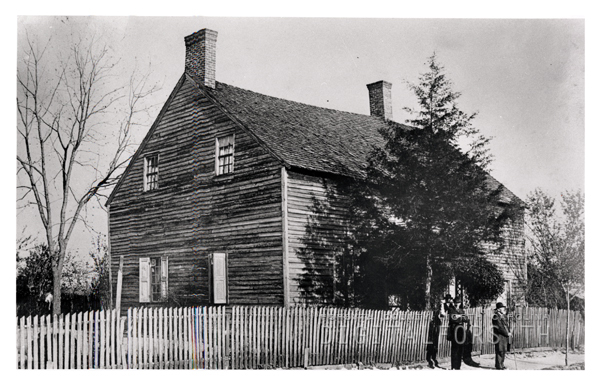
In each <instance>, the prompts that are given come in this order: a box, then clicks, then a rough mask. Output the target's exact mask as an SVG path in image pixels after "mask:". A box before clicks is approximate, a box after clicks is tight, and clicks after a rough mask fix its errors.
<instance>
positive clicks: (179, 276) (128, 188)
mask: <svg viewBox="0 0 600 386" xmlns="http://www.w3.org/2000/svg"><path fill="white" fill-rule="evenodd" d="M231 133H234V134H235V154H234V172H233V173H232V174H227V175H221V176H215V139H216V137H220V136H223V135H227V134H231ZM148 154H159V157H160V161H159V186H160V187H159V189H157V190H154V191H149V192H144V190H143V168H144V157H145V156H146V155H148ZM110 242H111V252H112V256H113V260H112V269H113V285H116V277H117V275H116V272H117V269H118V256H120V255H123V256H124V257H125V261H124V270H123V271H124V272H123V294H122V305H123V308H126V307H129V306H137V305H139V303H138V301H139V258H141V257H160V256H165V255H167V256H168V257H169V288H168V293H169V300H170V303H171V304H177V303H179V304H185V305H196V304H207V303H209V302H210V297H209V256H210V254H211V253H213V252H227V253H228V266H227V270H228V296H229V303H230V304H273V305H281V304H282V303H283V275H282V258H281V256H282V222H281V171H280V163H279V161H278V160H277V159H275V158H274V157H273V156H271V155H270V154H269V153H268V152H267V151H265V150H264V149H263V148H262V147H261V146H260V145H259V144H258V143H257V142H256V141H255V140H254V138H253V137H251V135H250V134H248V133H247V132H246V131H245V130H244V129H242V128H240V127H239V126H237V125H236V124H234V123H233V122H232V121H231V120H230V119H229V118H228V117H227V116H226V115H225V113H223V112H222V111H221V110H220V109H219V108H218V107H216V106H215V105H214V103H213V102H211V101H210V100H209V99H208V98H206V96H204V95H203V94H202V93H201V92H200V91H199V90H198V88H197V86H196V85H195V84H194V83H193V81H191V80H189V79H186V80H185V81H183V84H182V85H181V88H180V89H179V91H178V92H176V93H175V94H174V95H173V97H172V100H171V103H170V105H169V106H168V108H167V109H166V110H165V112H164V114H163V115H162V117H161V119H160V122H159V123H158V125H157V126H156V129H155V130H154V133H153V134H152V136H151V137H150V138H148V140H147V143H146V145H145V147H144V148H143V151H142V153H140V156H139V157H137V158H136V159H135V160H134V164H133V165H131V169H130V171H129V172H128V174H126V175H125V176H124V180H123V181H122V182H121V186H120V187H119V190H118V191H117V192H116V194H115V196H114V197H113V199H112V202H111V205H110Z"/></svg>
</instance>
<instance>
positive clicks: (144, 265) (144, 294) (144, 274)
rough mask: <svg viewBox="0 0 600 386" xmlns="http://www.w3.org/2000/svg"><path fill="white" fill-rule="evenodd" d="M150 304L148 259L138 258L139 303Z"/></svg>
mask: <svg viewBox="0 0 600 386" xmlns="http://www.w3.org/2000/svg"><path fill="white" fill-rule="evenodd" d="M148 302H150V258H148V257H142V258H140V303H148Z"/></svg>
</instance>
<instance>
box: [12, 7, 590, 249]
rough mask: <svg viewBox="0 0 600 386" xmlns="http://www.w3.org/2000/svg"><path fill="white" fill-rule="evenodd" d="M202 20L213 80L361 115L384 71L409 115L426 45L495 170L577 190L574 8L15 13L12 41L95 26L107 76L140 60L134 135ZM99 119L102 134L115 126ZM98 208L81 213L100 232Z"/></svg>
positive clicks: (578, 46)
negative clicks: (454, 15) (554, 12)
mask: <svg viewBox="0 0 600 386" xmlns="http://www.w3.org/2000/svg"><path fill="white" fill-rule="evenodd" d="M202 28H210V29H213V30H215V31H217V32H218V38H217V65H216V78H217V80H218V81H221V82H224V83H228V84H231V85H235V86H238V87H241V88H245V89H249V90H253V91H256V92H260V93H264V94H267V95H272V96H276V97H280V98H285V99H290V100H294V101H298V102H303V103H307V104H312V105H317V106H321V107H327V108H332V109H337V110H344V111H350V112H355V113H360V114H369V105H368V93H367V88H366V85H367V84H368V83H372V82H375V81H378V80H386V81H388V82H391V83H392V85H393V86H392V100H393V114H394V119H395V120H396V121H398V122H404V121H405V120H406V119H408V118H410V116H409V115H408V113H406V112H405V111H404V110H403V108H404V107H416V98H415V97H414V95H413V94H412V93H411V92H410V91H409V90H408V88H407V82H411V83H414V82H416V81H417V79H418V77H419V74H421V73H423V72H425V71H426V70H427V67H426V65H425V62H426V60H427V58H428V57H429V56H431V55H432V54H433V53H434V52H435V54H436V55H437V57H438V60H439V61H440V62H441V63H442V64H443V65H444V66H445V68H446V72H447V74H448V76H449V78H450V79H451V80H452V81H453V83H454V89H455V90H456V91H460V92H461V93H462V96H461V98H460V99H459V100H458V103H459V107H460V108H461V109H463V110H464V111H466V112H478V116H477V118H476V119H475V121H474V125H475V126H476V127H477V128H478V129H479V130H480V131H481V133H482V134H484V135H485V136H488V137H493V140H492V142H491V144H490V150H491V153H492V154H493V155H494V157H495V161H494V162H493V163H492V165H491V168H492V175H493V176H494V177H496V178H497V179H498V180H499V181H500V182H502V183H503V184H504V185H505V186H507V187H508V188H509V189H510V190H511V191H513V192H514V193H515V194H516V195H517V196H519V197H521V198H523V199H525V198H526V197H527V195H528V194H529V193H530V192H531V191H533V190H534V189H535V188H541V189H542V190H543V191H545V192H547V193H548V194H550V195H551V196H553V197H559V195H560V193H561V192H564V191H566V190H578V189H581V190H584V161H585V160H584V157H585V147H584V137H585V129H584V128H585V125H584V86H585V82H584V48H585V47H584V20H583V19H508V20H507V19H401V18H379V19H373V18H371V19H361V18H352V19H349V18H232V17H69V18H65V17H36V16H33V17H31V16H30V17H20V18H19V21H18V26H17V29H18V36H17V42H18V47H17V48H21V47H23V44H24V42H25V40H23V39H24V37H25V33H24V32H25V31H27V33H28V34H29V36H30V37H33V38H32V39H34V40H35V39H37V41H45V39H46V38H47V37H49V36H51V35H52V36H53V39H54V40H53V46H52V47H53V50H55V51H57V52H59V51H62V50H65V49H67V48H68V46H69V44H70V40H69V39H70V38H71V37H72V36H73V33H72V31H75V32H80V31H88V32H89V31H94V32H95V33H96V34H97V35H98V36H101V37H102V38H103V39H105V40H106V41H108V42H109V43H110V48H111V49H112V51H113V54H114V57H115V58H118V59H119V62H120V63H119V66H121V67H120V68H121V70H120V71H121V72H120V76H119V78H117V80H121V81H126V79H127V75H126V74H128V73H129V72H131V71H133V69H134V68H137V69H138V70H140V71H149V74H150V80H151V81H152V82H156V83H159V84H160V85H161V86H162V89H161V90H160V91H159V92H157V93H155V94H154V95H153V96H152V102H153V105H154V107H153V109H152V110H150V117H151V119H150V120H147V121H146V123H145V125H144V126H142V127H140V128H138V129H137V131H135V132H134V138H135V140H136V141H137V142H138V143H139V142H141V140H142V139H143V137H144V135H145V134H146V132H147V130H148V128H149V126H150V124H151V120H152V119H153V117H155V116H156V115H157V114H158V110H159V109H160V106H161V105H162V104H163V103H164V101H165V100H166V99H167V97H168V95H169V93H170V92H171V90H172V89H173V87H174V86H175V83H176V82H177V80H178V79H179V77H180V76H181V74H182V71H183V67H184V57H185V46H184V37H185V36H187V35H189V34H191V33H193V32H195V31H197V30H199V29H202ZM17 52H18V53H17V55H19V52H22V51H17ZM53 53H54V52H53ZM104 130H105V131H106V135H107V136H110V135H112V134H114V133H111V131H113V132H114V130H115V128H114V126H110V125H108V126H106V127H105V128H104ZM98 207H99V205H97V204H95V207H90V209H89V210H88V216H89V217H88V221H90V224H91V226H92V228H93V229H94V230H96V231H97V232H100V233H104V234H106V219H105V214H104V212H103V211H100V210H99V209H98ZM17 217H18V219H19V221H18V229H17V231H19V230H20V229H22V226H23V225H27V226H28V231H31V230H32V229H34V228H35V223H36V221H35V220H36V215H35V213H34V212H32V211H31V210H27V209H25V210H20V211H19V212H18V213H17ZM22 219H25V220H22ZM31 220H34V221H33V223H32V221H31ZM37 222H38V223H39V220H38V221H37ZM79 231H80V233H81V236H80V237H74V240H73V244H72V247H73V248H81V249H80V250H79V253H83V254H86V251H85V248H87V245H89V236H88V237H87V238H86V237H85V235H84V234H85V233H88V234H91V233H90V232H89V231H88V230H87V229H85V228H84V227H83V226H80V227H79ZM77 239H79V241H78V240H77ZM80 244H81V245H80Z"/></svg>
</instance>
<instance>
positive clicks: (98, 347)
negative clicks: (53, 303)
mask: <svg viewBox="0 0 600 386" xmlns="http://www.w3.org/2000/svg"><path fill="white" fill-rule="evenodd" d="M492 312H493V311H492V310H491V309H483V310H482V309H481V308H474V309H469V310H467V315H468V316H469V319H470V321H471V331H472V334H473V351H474V353H475V354H477V353H482V354H490V353H493V352H494V346H493V341H492V333H491V321H492ZM566 315H567V314H566V311H564V310H547V309H544V308H532V307H529V308H522V309H517V310H516V311H515V312H514V313H513V314H512V315H510V319H511V328H512V330H513V335H514V341H513V347H514V348H515V349H517V350H518V349H522V348H532V347H554V348H557V347H562V346H564V341H565V334H566V328H565V327H566V324H565V323H566ZM431 317H432V313H431V312H426V311H399V310H390V311H382V310H365V309H342V308H334V307H301V306H298V307H289V308H284V307H260V306H251V307H245V306H234V307H188V308H139V309H138V308H133V309H129V310H128V312H127V315H126V316H122V317H121V318H119V319H118V320H117V316H116V312H115V311H111V310H108V311H93V312H85V313H78V314H65V315H58V316H56V315H54V316H51V315H46V316H41V317H40V316H35V317H33V318H32V317H31V316H30V317H27V318H24V317H23V318H21V319H17V368H21V369H47V368H58V369H92V368H94V369H98V368H100V369H198V368H200V369H259V368H293V367H307V366H319V365H336V364H346V363H358V362H361V363H364V364H373V363H391V364H394V365H399V364H407V363H411V362H418V361H423V360H425V347H426V345H427V329H428V325H429V321H430V320H431ZM446 330H447V321H444V322H443V324H442V326H441V333H440V346H439V353H438V357H440V358H442V357H448V356H450V344H449V342H448V341H447V339H446V335H445V334H446ZM569 334H570V342H571V347H578V346H580V345H582V344H583V343H584V339H585V326H584V321H583V318H582V316H581V314H580V313H579V312H573V311H571V314H570V331H569Z"/></svg>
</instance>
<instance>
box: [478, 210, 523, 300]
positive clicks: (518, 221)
mask: <svg viewBox="0 0 600 386" xmlns="http://www.w3.org/2000/svg"><path fill="white" fill-rule="evenodd" d="M487 248H488V254H487V258H488V259H489V260H490V261H492V262H493V263H494V264H496V265H497V266H498V268H500V270H501V271H502V274H503V275H504V280H507V281H509V283H510V293H509V294H510V300H511V301H512V302H515V303H517V304H525V288H526V284H527V262H526V260H525V229H524V212H523V210H520V211H519V213H518V214H517V217H516V218H515V219H514V221H512V222H511V224H510V225H507V226H505V227H504V229H503V231H502V239H501V242H500V245H492V244H487ZM505 300H506V299H505Z"/></svg>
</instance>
